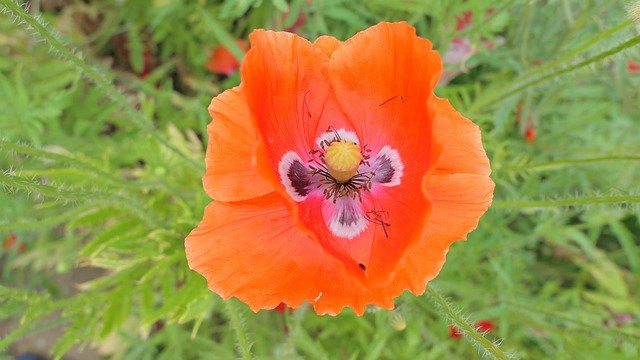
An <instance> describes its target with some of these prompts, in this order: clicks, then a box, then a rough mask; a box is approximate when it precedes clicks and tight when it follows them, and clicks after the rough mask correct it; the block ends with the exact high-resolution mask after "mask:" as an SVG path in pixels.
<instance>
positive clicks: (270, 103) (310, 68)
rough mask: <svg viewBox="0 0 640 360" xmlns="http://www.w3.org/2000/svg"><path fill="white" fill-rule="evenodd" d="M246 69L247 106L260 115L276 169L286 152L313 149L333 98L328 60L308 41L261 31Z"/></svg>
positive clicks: (257, 119)
mask: <svg viewBox="0 0 640 360" xmlns="http://www.w3.org/2000/svg"><path fill="white" fill-rule="evenodd" d="M249 39H250V41H251V50H249V52H248V53H247V55H246V57H245V61H244V63H243V65H242V79H243V86H244V89H245V95H246V97H247V102H248V103H249V107H250V109H251V110H252V113H253V114H254V116H255V122H256V124H257V128H258V130H259V133H260V134H261V135H262V138H263V139H264V140H265V145H267V146H265V150H266V151H267V154H268V156H269V160H270V162H271V166H270V167H271V168H273V169H277V168H278V162H279V161H280V159H281V158H282V155H283V154H285V153H286V152H287V151H290V150H293V151H296V152H297V153H298V154H306V153H307V151H309V150H310V149H312V148H313V141H314V140H315V138H316V136H317V130H318V129H317V127H318V122H319V118H320V116H321V115H322V110H323V107H324V104H325V102H326V100H327V98H328V96H329V93H330V84H329V81H328V80H327V77H326V68H327V62H328V58H327V56H326V55H325V54H324V52H323V51H322V50H320V49H319V48H316V47H315V46H314V45H313V44H311V43H310V42H309V41H307V40H306V39H303V38H301V37H299V36H297V35H295V34H291V33H286V32H273V31H265V30H256V31H254V32H253V33H251V35H250V37H249Z"/></svg>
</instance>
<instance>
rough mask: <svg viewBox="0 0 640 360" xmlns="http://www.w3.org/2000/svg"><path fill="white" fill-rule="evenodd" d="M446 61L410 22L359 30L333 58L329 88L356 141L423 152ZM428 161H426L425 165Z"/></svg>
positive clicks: (376, 146) (373, 146)
mask: <svg viewBox="0 0 640 360" xmlns="http://www.w3.org/2000/svg"><path fill="white" fill-rule="evenodd" d="M441 69H442V63H441V61H440V57H439V56H438V53H437V52H435V51H433V50H432V49H431V43H430V42H429V41H428V40H426V39H422V38H419V37H417V36H416V33H415V29H414V28H413V27H411V26H409V25H408V24H407V23H380V24H378V25H375V26H372V27H370V28H368V29H366V30H364V31H361V32H359V33H358V34H356V35H355V36H353V37H352V38H351V39H349V40H347V41H345V42H344V43H343V44H342V45H341V46H340V47H339V48H337V49H336V50H335V51H334V52H333V53H332V54H331V58H330V59H329V71H330V72H329V75H330V78H331V85H332V86H333V89H334V91H335V94H336V98H337V101H338V103H339V104H340V107H341V108H342V110H343V112H344V113H345V114H346V116H347V117H348V118H349V120H350V121H351V123H352V124H353V125H354V127H355V129H356V132H357V134H358V137H359V138H360V139H366V140H367V141H368V145H369V146H371V147H372V148H377V149H380V148H381V147H382V146H384V145H390V146H391V147H393V148H396V149H398V150H399V151H400V152H401V153H402V152H403V149H405V151H404V152H406V153H408V152H409V151H412V152H413V153H420V152H424V148H425V142H426V141H428V139H427V136H428V134H429V132H428V123H429V121H428V114H427V109H426V106H425V104H426V103H427V99H428V98H429V96H430V94H432V93H433V89H434V87H435V85H436V84H437V82H438V79H439V77H440V72H441ZM423 163H424V162H423Z"/></svg>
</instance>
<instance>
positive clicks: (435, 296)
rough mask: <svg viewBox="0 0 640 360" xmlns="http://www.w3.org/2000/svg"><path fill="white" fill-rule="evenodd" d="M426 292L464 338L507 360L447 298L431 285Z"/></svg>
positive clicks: (494, 356)
mask: <svg viewBox="0 0 640 360" xmlns="http://www.w3.org/2000/svg"><path fill="white" fill-rule="evenodd" d="M426 294H427V295H428V296H429V297H430V298H431V300H432V301H433V303H434V304H435V305H436V306H437V307H438V308H439V309H440V310H441V311H442V313H444V315H445V316H446V317H447V319H449V320H450V321H451V322H452V323H453V324H454V325H455V326H456V328H458V329H459V330H460V331H462V332H463V333H464V334H465V338H466V337H468V338H470V339H471V341H472V342H474V343H475V345H477V346H479V347H480V348H482V349H483V350H484V351H485V352H486V353H487V354H489V355H491V356H492V357H493V358H495V359H500V360H507V359H509V357H508V356H507V355H506V354H505V353H504V352H503V351H502V350H500V348H499V347H498V346H497V345H496V344H494V343H492V342H491V341H489V340H488V339H487V338H485V337H484V336H482V334H480V333H479V332H478V330H476V329H475V328H474V327H473V326H472V325H471V324H469V323H467V322H466V321H464V320H463V319H462V318H461V317H460V315H458V313H457V312H456V311H454V310H453V309H452V308H451V306H450V305H449V303H448V302H447V300H445V298H444V297H443V296H442V295H441V294H440V293H439V292H438V291H437V290H436V289H434V288H433V286H432V285H429V286H428V287H427V291H426Z"/></svg>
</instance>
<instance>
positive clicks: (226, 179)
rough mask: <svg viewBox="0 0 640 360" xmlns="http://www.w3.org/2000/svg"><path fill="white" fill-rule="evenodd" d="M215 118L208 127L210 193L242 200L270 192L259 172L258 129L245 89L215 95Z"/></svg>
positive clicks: (223, 198)
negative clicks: (252, 116) (256, 156)
mask: <svg viewBox="0 0 640 360" xmlns="http://www.w3.org/2000/svg"><path fill="white" fill-rule="evenodd" d="M209 114H211V118H212V119H213V121H211V123H209V125H208V126H207V132H208V134H209V142H208V145H207V154H206V166H207V171H206V172H205V175H204V177H203V179H202V181H203V183H204V188H205V190H206V192H207V194H208V195H209V196H210V197H211V198H213V199H216V200H220V201H239V200H244V199H250V198H254V197H258V196H261V195H264V194H267V193H269V192H271V191H273V186H272V185H270V184H269V183H268V182H267V181H265V180H263V179H262V178H261V177H260V176H259V175H258V172H257V171H256V168H255V165H254V161H253V158H254V154H255V152H256V148H257V144H256V131H255V127H254V125H253V122H252V120H251V113H250V112H249V107H248V105H247V101H246V100H245V97H244V94H243V93H242V91H241V89H239V88H233V89H230V90H227V91H225V92H223V93H222V94H220V95H218V96H217V97H215V98H213V100H212V101H211V105H209Z"/></svg>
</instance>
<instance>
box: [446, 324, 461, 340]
mask: <svg viewBox="0 0 640 360" xmlns="http://www.w3.org/2000/svg"><path fill="white" fill-rule="evenodd" d="M449 337H450V338H452V339H453V340H460V339H462V333H461V332H460V330H458V328H457V327H455V326H453V325H449Z"/></svg>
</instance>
